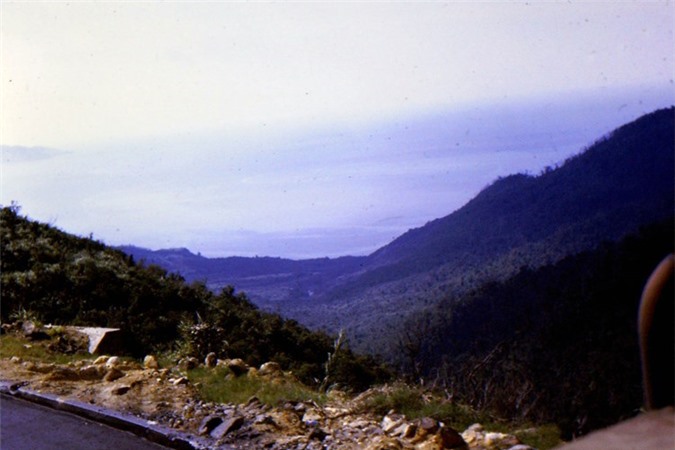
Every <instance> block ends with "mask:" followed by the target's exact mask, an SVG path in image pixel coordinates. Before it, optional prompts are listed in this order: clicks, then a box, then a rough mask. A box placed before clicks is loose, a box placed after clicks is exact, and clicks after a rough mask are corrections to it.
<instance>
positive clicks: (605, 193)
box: [132, 107, 675, 352]
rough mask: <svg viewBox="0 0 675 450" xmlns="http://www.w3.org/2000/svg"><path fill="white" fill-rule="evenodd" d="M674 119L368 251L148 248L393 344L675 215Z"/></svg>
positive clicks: (491, 189) (291, 311) (612, 137)
mask: <svg viewBox="0 0 675 450" xmlns="http://www.w3.org/2000/svg"><path fill="white" fill-rule="evenodd" d="M674 124H675V108H673V107H671V108H667V109H662V110H658V111H655V112H653V113H650V114H647V115H645V116H643V117H641V118H639V119H637V120H635V121H633V122H631V123H629V124H626V125H624V126H622V127H620V128H618V129H616V130H615V131H613V132H612V133H609V134H608V135H606V136H603V137H601V138H600V139H599V140H597V141H596V142H595V143H593V144H592V145H590V146H589V147H588V148H587V149H585V150H583V151H582V152H580V153H579V154H578V155H576V156H574V157H571V158H569V159H568V160H567V161H565V162H564V164H562V165H561V166H560V167H557V168H549V169H547V170H545V171H544V172H543V173H541V174H540V175H538V176H532V175H524V174H514V175H509V176H505V177H503V178H499V179H498V180H496V181H495V182H494V183H492V184H491V185H490V186H488V187H487V188H486V189H484V190H483V191H482V192H480V193H479V194H478V195H477V196H476V197H475V198H474V199H472V200H471V201H469V202H468V203H467V204H466V205H464V206H463V207H462V208H460V209H458V210H457V211H455V212H453V213H452V214H449V215H448V216H445V217H443V218H439V219H436V220H433V221H431V222H429V223H427V224H426V225H424V226H422V227H420V228H416V229H412V230H410V231H408V232H406V233H404V234H403V235H401V236H400V237H398V238H397V239H395V240H394V241H393V242H391V243H390V244H388V245H386V246H384V247H382V248H380V249H379V250H377V251H375V252H374V253H372V254H371V255H369V256H367V257H358V258H353V257H348V258H338V259H315V260H305V261H291V260H283V259H280V258H220V259H213V260H210V259H207V258H201V257H196V256H195V255H192V256H189V255H185V254H184V252H183V251H178V252H174V256H172V257H168V255H164V254H162V253H157V252H152V253H149V254H148V253H146V254H145V256H144V257H145V258H147V260H148V262H158V263H159V264H161V265H164V266H165V267H167V268H168V269H170V270H178V271H179V272H181V273H182V274H183V275H184V276H186V277H188V278H194V279H206V280H207V283H208V285H209V286H211V287H219V286H222V285H223V284H224V283H225V284H229V283H232V284H235V285H236V286H237V287H238V288H240V289H243V290H245V291H246V292H247V293H248V295H249V296H250V297H251V299H252V300H253V301H254V302H256V303H257V304H259V305H261V306H263V307H265V308H268V309H272V310H275V311H279V312H282V313H283V314H286V315H289V316H291V317H295V318H297V319H298V320H300V321H302V322H303V323H306V324H308V325H310V326H313V327H319V328H327V329H329V330H331V331H335V330H338V329H340V328H346V329H347V330H348V332H349V333H350V336H351V337H352V342H353V343H354V344H355V345H356V346H357V347H359V346H360V347H361V348H365V349H368V350H371V351H377V352H382V351H385V352H387V351H388V350H386V349H384V348H383V346H382V345H383V344H382V343H383V342H385V341H387V339H385V336H387V335H389V334H390V333H392V330H393V329H396V327H397V326H398V325H397V324H400V323H402V319H403V318H404V317H405V316H406V315H408V314H410V313H412V312H414V311H418V310H420V309H422V308H425V307H427V306H429V305H433V304H435V303H436V302H437V301H438V300H439V299H441V298H446V297H447V296H448V295H451V294H453V293H455V294H457V293H461V292H466V291H468V290H469V289H471V288H473V287H475V286H477V285H479V284H480V283H482V282H484V281H488V280H492V279H505V278H507V277H509V276H511V275H512V274H514V273H516V272H517V271H518V270H520V268H521V267H524V266H525V267H530V268H536V267H540V266H543V265H546V264H551V263H554V262H556V261H559V260H561V259H562V258H564V257H566V256H568V255H572V254H576V253H579V252H581V251H584V250H588V249H592V248H594V247H596V246H597V245H598V244H600V243H601V242H603V241H617V240H619V239H620V238H622V237H623V236H626V235H627V234H629V233H633V232H636V231H637V230H638V229H639V228H640V227H641V226H643V225H647V224H651V223H654V222H659V221H662V220H666V219H668V218H670V217H672V216H673V208H674V206H673V205H674V204H675V200H674V195H673V193H674V191H675V186H674V180H675V174H674V169H673V168H674V167H675V161H674V154H675V150H674V138H673V137H674V136H675V130H674ZM132 254H134V256H137V255H140V254H141V253H140V252H138V251H136V252H134V251H132ZM178 254H180V255H184V256H181V258H182V259H181V258H177V257H176V256H175V255H178ZM190 255H191V254H190ZM179 262H180V264H179Z"/></svg>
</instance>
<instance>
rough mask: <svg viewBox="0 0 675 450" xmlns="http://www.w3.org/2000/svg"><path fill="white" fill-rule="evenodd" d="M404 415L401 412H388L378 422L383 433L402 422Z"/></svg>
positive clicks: (388, 431) (390, 430)
mask: <svg viewBox="0 0 675 450" xmlns="http://www.w3.org/2000/svg"><path fill="white" fill-rule="evenodd" d="M404 420H405V416H403V415H401V414H388V415H386V416H384V417H383V418H382V423H380V428H382V431H384V432H385V433H390V432H392V431H393V430H394V429H395V428H397V427H398V426H399V425H401V424H402V423H403V421H404Z"/></svg>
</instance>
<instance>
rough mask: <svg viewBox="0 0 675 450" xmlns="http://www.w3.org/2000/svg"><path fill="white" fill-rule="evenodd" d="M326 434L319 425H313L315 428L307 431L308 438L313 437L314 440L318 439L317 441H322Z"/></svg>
mask: <svg viewBox="0 0 675 450" xmlns="http://www.w3.org/2000/svg"><path fill="white" fill-rule="evenodd" d="M327 436H328V433H326V432H325V431H323V430H322V429H321V428H319V427H315V428H314V429H313V430H312V431H311V432H310V433H309V438H310V439H314V440H317V441H319V442H323V441H324V440H325V439H326V437H327Z"/></svg>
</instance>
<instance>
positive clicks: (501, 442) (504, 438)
mask: <svg viewBox="0 0 675 450" xmlns="http://www.w3.org/2000/svg"><path fill="white" fill-rule="evenodd" d="M518 444H520V440H519V439H518V438H517V437H515V436H513V435H510V434H504V433H485V438H484V440H483V445H484V446H486V447H488V448H497V449H501V448H509V447H513V446H514V445H518Z"/></svg>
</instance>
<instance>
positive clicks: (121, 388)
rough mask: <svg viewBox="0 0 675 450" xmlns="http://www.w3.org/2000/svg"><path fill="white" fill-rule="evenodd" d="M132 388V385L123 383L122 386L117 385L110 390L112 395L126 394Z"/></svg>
mask: <svg viewBox="0 0 675 450" xmlns="http://www.w3.org/2000/svg"><path fill="white" fill-rule="evenodd" d="M130 390H131V386H129V385H126V384H123V385H121V386H115V387H113V388H112V389H111V390H110V393H111V394H112V395H124V394H126V393H127V392H129V391H130Z"/></svg>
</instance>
